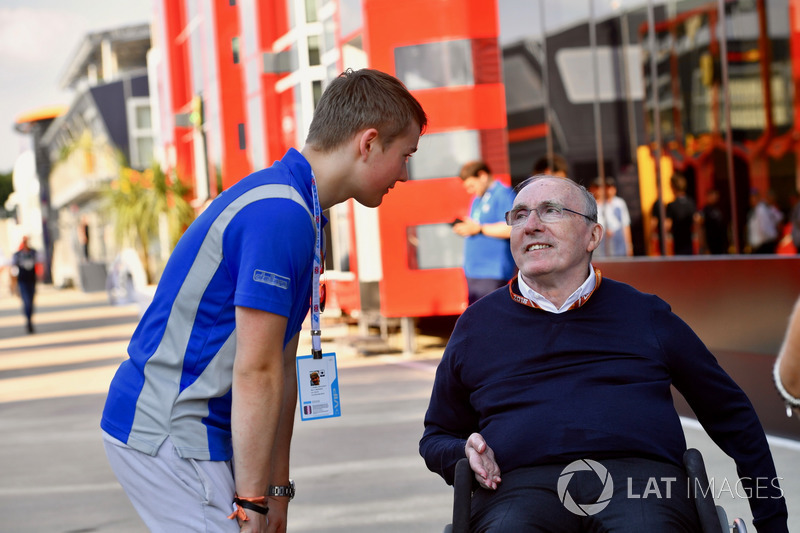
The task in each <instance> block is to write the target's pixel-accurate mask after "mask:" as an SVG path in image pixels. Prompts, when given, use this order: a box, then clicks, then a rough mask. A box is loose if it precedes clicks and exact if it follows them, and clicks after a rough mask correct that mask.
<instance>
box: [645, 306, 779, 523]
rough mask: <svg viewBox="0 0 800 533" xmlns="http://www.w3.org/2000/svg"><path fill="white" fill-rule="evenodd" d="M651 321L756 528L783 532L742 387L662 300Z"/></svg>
mask: <svg viewBox="0 0 800 533" xmlns="http://www.w3.org/2000/svg"><path fill="white" fill-rule="evenodd" d="M662 304H663V305H662V307H661V308H660V309H656V310H655V311H653V313H652V317H651V318H652V324H653V326H654V329H655V331H656V336H657V337H658V340H659V343H660V344H661V346H662V348H663V350H664V353H665V356H666V358H667V363H668V365H669V368H670V373H671V376H672V382H673V384H674V385H675V388H676V389H677V390H678V391H679V392H680V393H681V394H682V395H683V397H684V398H686V401H687V402H688V403H689V405H690V406H691V408H692V410H693V411H694V412H695V414H696V415H697V419H698V421H699V422H700V423H701V424H702V425H703V428H704V429H705V430H706V432H707V433H708V435H709V436H710V437H711V438H712V440H713V441H714V442H715V443H716V444H717V446H719V447H720V449H722V451H724V452H725V453H726V454H727V455H728V456H729V457H731V458H732V459H733V460H734V462H735V463H736V469H737V473H738V475H739V477H740V479H741V482H742V486H743V487H744V488H745V490H746V491H747V493H748V494H750V495H751V497H750V498H749V503H750V508H751V510H752V512H753V517H754V520H753V523H754V524H755V526H756V529H757V530H758V531H759V532H765V531H769V532H788V529H787V525H786V522H787V518H788V511H787V509H786V502H785V500H784V498H783V491H782V490H781V489H780V487H779V485H778V477H777V473H776V472H775V465H774V463H773V460H772V454H771V452H770V449H769V444H768V443H767V438H766V435H765V433H764V429H763V428H762V426H761V422H760V421H759V419H758V416H757V415H756V412H755V409H754V408H753V406H752V404H751V403H750V400H749V398H748V397H747V395H746V394H745V393H744V391H743V390H742V389H741V388H740V387H739V386H738V385H737V384H736V382H734V381H733V379H732V378H731V377H730V376H729V375H728V374H727V373H726V372H725V371H724V370H723V369H722V367H720V365H719V364H718V362H717V360H716V358H715V357H714V356H713V355H712V354H711V352H710V351H709V350H708V349H707V348H706V346H705V345H704V344H703V342H702V341H701V340H700V338H699V337H697V335H696V334H695V333H694V332H693V331H692V329H691V328H690V327H689V326H688V325H687V324H686V323H685V322H683V320H681V319H680V318H679V317H677V316H676V315H675V314H674V313H672V312H671V311H670V309H669V306H667V305H666V304H665V303H663V302H662Z"/></svg>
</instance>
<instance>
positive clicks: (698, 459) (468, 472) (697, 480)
mask: <svg viewBox="0 0 800 533" xmlns="http://www.w3.org/2000/svg"><path fill="white" fill-rule="evenodd" d="M683 465H684V467H685V468H686V473H687V474H688V476H689V479H690V480H692V483H693V485H694V487H695V495H696V497H695V506H696V507H697V514H698V516H699V517H700V526H701V528H702V532H703V533H747V526H746V525H745V523H744V520H742V519H741V518H736V519H735V520H734V521H733V522H732V523H730V524H729V523H728V515H727V514H726V513H725V510H724V509H723V508H722V507H720V506H719V505H716V504H715V503H714V499H713V497H712V496H711V491H710V490H709V488H708V485H709V483H708V475H707V474H706V465H705V462H704V461H703V456H702V454H701V453H700V452H699V451H698V450H696V449H695V448H689V449H688V450H686V453H684V454H683ZM474 482H475V477H474V476H473V474H472V469H471V468H470V466H469V461H468V460H467V459H466V458H464V459H461V460H459V461H458V464H456V474H455V482H454V483H453V522H452V523H451V524H448V525H447V526H446V527H445V528H444V533H469V517H470V500H471V499H472V491H473V488H474ZM698 489H699V490H698Z"/></svg>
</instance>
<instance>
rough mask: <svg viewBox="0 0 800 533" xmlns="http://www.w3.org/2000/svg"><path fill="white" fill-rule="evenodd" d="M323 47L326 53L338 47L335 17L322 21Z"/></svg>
mask: <svg viewBox="0 0 800 533" xmlns="http://www.w3.org/2000/svg"><path fill="white" fill-rule="evenodd" d="M322 47H323V51H324V52H328V51H330V50H333V49H334V48H335V47H336V21H335V20H334V18H333V17H328V18H326V19H325V20H323V21H322Z"/></svg>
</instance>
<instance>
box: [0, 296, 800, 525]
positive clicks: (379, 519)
mask: <svg viewBox="0 0 800 533" xmlns="http://www.w3.org/2000/svg"><path fill="white" fill-rule="evenodd" d="M19 307H20V306H19V301H18V300H17V299H15V298H13V297H10V296H8V295H2V297H0V533H6V532H8V533H12V532H13V533H16V532H23V531H24V532H40V531H41V532H44V531H48V532H64V533H77V532H90V531H91V532H105V531H115V532H120V533H133V532H141V531H145V528H144V526H143V525H142V523H141V521H140V520H139V519H138V517H137V515H136V513H135V512H134V510H133V508H132V507H131V505H130V503H129V502H128V500H127V498H126V497H125V495H124V493H123V491H122V490H121V488H120V487H119V485H118V484H117V482H116V480H115V478H114V476H113V474H112V472H111V470H110V469H109V467H108V465H107V463H106V460H105V455H104V452H103V447H102V443H101V438H100V430H99V427H98V423H99V418H100V413H101V410H102V406H103V401H104V397H105V393H106V390H107V387H108V383H109V380H110V379H111V377H112V375H113V372H114V370H115V369H116V367H117V365H118V364H119V363H120V362H121V361H122V360H123V359H124V357H125V346H126V344H127V340H128V339H129V337H130V335H131V333H132V332H133V329H134V327H135V325H136V321H137V319H138V314H139V307H138V306H137V305H126V306H118V307H112V306H109V305H108V303H107V300H106V297H105V294H104V293H89V294H86V293H81V292H79V291H74V290H56V289H53V288H52V287H49V286H44V287H42V289H41V291H40V293H39V295H38V296H37V314H36V316H35V323H36V328H37V332H36V334H34V335H27V334H26V333H25V330H24V321H23V319H22V317H21V313H20V311H19ZM328 322H329V321H328ZM325 326H326V327H323V335H324V337H325V339H326V340H327V342H325V344H324V348H326V351H328V350H329V349H331V348H332V349H334V350H336V351H337V353H338V354H339V356H340V359H339V371H340V372H339V373H340V390H341V396H342V416H341V417H340V418H335V419H327V420H317V421H310V422H301V421H300V420H299V418H298V420H297V422H296V424H295V438H294V440H293V450H292V463H293V465H292V475H293V477H294V479H295V481H296V483H297V487H298V494H297V497H296V498H295V500H294V501H293V502H292V504H291V505H290V515H289V524H290V527H289V531H291V532H295V533H297V532H309V533H310V532H326V533H344V532H356V533H359V532H364V533H366V532H387V533H394V532H397V533H401V532H402V533H408V532H420V533H422V532H440V531H442V529H443V526H444V524H445V523H447V522H448V521H449V517H450V506H451V501H452V500H451V499H452V491H451V489H450V488H449V487H447V486H446V485H445V484H444V482H443V481H441V480H440V479H439V478H438V476H436V475H434V474H432V473H430V472H429V471H428V470H427V469H426V468H425V465H424V464H423V462H422V460H421V458H420V457H419V455H418V454H417V442H418V440H419V436H420V434H421V431H422V417H423V415H424V412H425V408H426V407H427V402H428V397H429V394H430V388H431V385H432V381H433V376H434V371H435V368H436V364H437V362H438V359H439V357H440V356H441V340H437V339H434V338H426V337H421V338H420V339H418V345H419V346H420V348H421V349H420V353H418V354H416V355H414V356H408V355H402V354H401V353H399V352H400V351H401V350H400V349H399V347H400V339H399V338H395V337H399V335H395V336H392V337H390V338H389V339H388V342H384V343H383V345H384V348H385V349H384V350H383V351H384V352H390V353H391V355H371V356H365V355H363V353H364V350H362V349H359V347H358V346H359V343H358V342H355V341H354V339H355V338H356V333H355V332H354V331H353V330H354V328H353V327H352V326H351V327H348V326H346V325H343V324H330V323H326V324H325ZM378 344H380V343H378ZM307 346H308V339H307V338H303V339H302V342H301V349H305V348H307ZM374 351H375V350H373V352H374ZM798 423H800V422H798ZM685 431H686V434H687V440H688V443H689V445H690V446H694V447H697V448H699V449H700V450H701V451H702V452H703V454H704V456H705V459H706V463H707V466H708V470H709V477H710V479H711V480H712V484H713V489H712V492H713V494H714V496H716V497H717V501H718V503H720V504H721V505H723V506H724V507H725V509H726V511H727V512H728V514H729V516H731V517H733V516H741V517H743V518H745V519H747V520H748V522H749V520H750V519H751V516H750V513H749V509H748V506H747V503H746V501H745V499H744V495H743V494H742V493H741V492H742V491H741V488H740V487H738V485H737V484H736V479H737V478H736V476H735V470H734V467H733V464H732V461H731V460H730V459H728V458H727V457H726V456H725V455H724V454H722V452H720V451H719V450H718V449H717V448H716V446H715V445H714V444H713V443H712V442H711V441H710V439H708V437H707V436H705V434H704V433H703V432H702V430H701V429H699V428H698V427H697V424H696V423H695V422H693V421H691V420H687V421H685ZM770 444H771V447H772V451H773V454H774V456H775V461H776V465H777V468H778V474H779V476H780V477H781V478H782V480H781V484H782V487H783V489H784V491H785V493H786V496H787V501H788V505H789V513H790V530H791V531H800V503H798V502H799V501H800V500H798V498H800V475H798V474H800V461H798V460H797V458H798V453H800V445H798V443H797V442H795V441H789V440H785V439H779V438H772V439H771V440H770ZM750 530H751V531H754V529H753V528H752V527H751V528H750Z"/></svg>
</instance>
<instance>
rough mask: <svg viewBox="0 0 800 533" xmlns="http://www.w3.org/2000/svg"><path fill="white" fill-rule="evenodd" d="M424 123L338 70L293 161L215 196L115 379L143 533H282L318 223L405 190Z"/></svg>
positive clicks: (113, 422) (122, 468) (111, 454)
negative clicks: (298, 360) (342, 208)
mask: <svg viewBox="0 0 800 533" xmlns="http://www.w3.org/2000/svg"><path fill="white" fill-rule="evenodd" d="M426 124H427V117H426V115H425V112H424V111H423V109H422V107H421V106H420V104H419V102H417V100H416V99H415V98H414V97H413V96H412V95H411V94H410V93H409V92H408V90H407V89H406V88H405V86H403V84H402V83H400V81H399V80H397V79H396V78H394V77H392V76H390V75H388V74H385V73H383V72H379V71H376V70H371V69H362V70H356V71H353V70H347V71H346V72H344V73H342V74H341V75H340V76H339V77H337V78H336V79H334V80H333V81H331V82H330V84H329V85H328V87H327V89H326V90H325V92H324V93H323V95H322V97H321V98H320V100H319V102H318V104H317V107H316V110H315V112H314V116H313V118H312V122H311V125H310V128H309V132H308V136H307V138H306V144H305V146H304V147H303V149H302V150H301V151H297V150H295V149H290V150H289V151H288V152H287V153H286V155H284V157H283V159H281V160H280V161H276V162H275V163H274V164H273V165H272V166H271V167H269V168H266V169H263V170H259V171H257V172H254V173H252V174H250V175H249V176H247V177H245V178H244V179H242V180H241V181H239V182H238V183H236V184H235V185H233V186H232V187H230V188H229V189H227V190H226V191H224V192H222V193H221V194H220V195H219V196H217V197H216V198H215V199H214V201H213V202H211V204H210V205H209V206H208V207H207V208H206V209H205V210H204V211H203V213H202V214H201V215H200V216H198V218H197V219H196V220H195V221H194V222H193V223H192V224H191V225H190V226H189V228H187V230H186V232H185V233H184V235H183V236H182V237H181V239H180V241H179V242H178V244H177V246H176V248H175V250H174V251H173V253H172V255H171V257H170V259H169V261H168V263H167V265H166V267H165V270H164V273H163V274H162V277H161V280H160V282H159V284H158V288H157V290H156V293H155V296H154V298H153V301H152V303H151V304H150V306H149V307H148V309H147V311H146V312H145V314H144V316H143V317H142V319H141V321H140V323H139V325H138V326H137V328H136V331H135V332H134V334H133V337H132V339H131V341H130V344H129V346H128V355H129V359H128V360H126V361H125V362H123V363H122V364H121V365H120V367H119V369H118V370H117V373H116V375H115V376H114V378H113V381H112V383H111V386H110V389H109V392H108V397H107V400H106V404H105V408H104V411H103V416H102V421H101V427H102V429H103V431H104V444H105V448H106V453H107V455H108V459H109V462H110V464H111V466H112V469H113V470H114V472H115V474H116V476H117V478H118V479H119V481H120V483H121V484H122V486H123V488H124V489H125V491H126V493H127V494H128V496H129V498H130V499H131V501H132V503H133V504H134V507H135V508H136V510H137V511H138V513H139V515H140V516H141V517H142V519H143V520H144V522H145V524H146V525H147V527H148V528H149V529H150V530H151V531H154V532H165V533H166V532H170V533H171V532H175V531H213V532H231V533H234V532H239V531H247V532H258V533H263V532H268V533H283V532H285V531H286V516H287V509H288V503H289V500H290V499H291V497H292V496H293V495H294V490H295V488H294V484H293V483H292V482H291V480H290V477H289V448H290V443H291V437H292V429H293V423H294V417H295V410H296V403H297V381H296V380H297V377H296V371H295V357H296V352H297V346H298V334H299V331H300V328H301V325H302V323H303V320H304V318H305V317H306V315H307V313H308V311H309V300H310V297H311V294H312V290H311V289H312V287H311V286H312V279H313V276H314V273H313V270H314V269H315V268H316V267H315V264H316V265H318V264H319V263H318V261H319V248H320V247H319V246H318V242H319V240H318V236H320V234H321V231H322V226H323V225H324V224H325V220H324V217H322V215H321V213H322V212H323V211H324V210H325V209H328V208H330V207H331V206H333V205H334V204H337V203H339V202H342V201H345V200H347V199H349V198H353V199H355V200H356V201H358V202H359V203H361V204H362V205H364V206H366V207H377V206H378V205H380V204H381V201H382V200H383V197H384V195H386V194H387V193H388V192H389V190H390V189H392V188H393V187H394V186H395V185H396V184H397V183H398V182H403V181H406V180H407V179H408V172H407V168H406V166H407V162H408V158H409V157H411V155H412V154H413V153H414V152H415V151H416V150H417V144H418V141H419V137H420V135H421V134H422V132H423V130H424V128H425V126H426Z"/></svg>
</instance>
